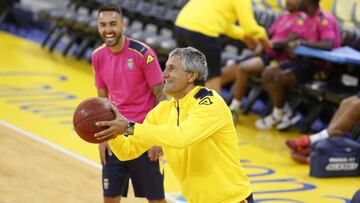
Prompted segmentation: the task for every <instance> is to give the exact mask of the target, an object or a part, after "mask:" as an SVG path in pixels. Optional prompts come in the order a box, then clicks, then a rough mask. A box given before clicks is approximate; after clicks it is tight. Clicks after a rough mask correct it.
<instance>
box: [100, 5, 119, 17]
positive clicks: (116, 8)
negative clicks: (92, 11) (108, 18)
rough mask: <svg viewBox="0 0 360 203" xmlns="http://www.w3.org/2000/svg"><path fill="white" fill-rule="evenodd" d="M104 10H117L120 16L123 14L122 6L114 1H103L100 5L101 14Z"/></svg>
mask: <svg viewBox="0 0 360 203" xmlns="http://www.w3.org/2000/svg"><path fill="white" fill-rule="evenodd" d="M103 11H114V12H117V13H118V14H119V15H120V16H123V14H122V11H121V8H120V6H118V5H117V4H114V3H110V2H109V3H103V4H101V5H100V6H99V9H98V13H99V14H100V13H101V12H103Z"/></svg>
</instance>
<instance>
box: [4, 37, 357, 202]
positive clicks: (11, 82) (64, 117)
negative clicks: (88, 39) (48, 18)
mask: <svg viewBox="0 0 360 203" xmlns="http://www.w3.org/2000/svg"><path fill="white" fill-rule="evenodd" d="M0 42H1V43H0V53H1V54H0V154H1V155H0V202H5V203H7V202H12V203H14V202H15V203H17V202H21V203H22V202H36V203H38V202H59V203H60V202H61V203H62V202H76V203H77V202H94V203H95V202H101V201H102V200H101V199H102V198H101V175H100V172H101V170H100V168H101V166H100V164H99V157H98V149H97V145H94V144H88V143H86V142H84V141H82V140H81V139H80V138H78V136H77V135H76V134H75V132H74V131H73V129H72V113H73V110H74V109H75V107H76V106H77V104H78V103H80V102H81V101H82V100H83V99H85V98H88V97H93V96H95V95H96V90H95V87H94V82H93V76H92V70H91V66H90V65H89V64H88V63H87V62H85V61H77V60H75V59H73V58H70V57H63V56H61V54H59V53H49V52H48V51H46V50H45V49H42V48H41V47H40V45H39V44H38V43H35V42H32V41H28V40H25V39H22V38H18V37H15V36H13V35H9V34H7V33H4V32H0ZM256 118H257V115H248V116H242V117H241V118H240V121H239V125H238V128H237V129H238V135H239V140H240V141H239V150H240V152H241V162H242V164H243V166H244V167H245V169H246V171H247V174H248V175H249V177H250V180H251V183H252V188H253V190H254V197H255V199H256V200H257V202H271V203H278V202H296V203H305V202H306V203H315V202H316V203H341V202H349V200H350V198H351V196H352V195H353V193H354V192H355V191H356V190H357V189H358V188H360V178H359V177H350V178H329V179H318V178H312V177H310V176H309V175H308V173H309V167H308V166H307V165H299V164H296V163H295V162H293V161H292V160H291V159H290V158H289V152H288V150H287V149H286V148H285V145H284V140H285V139H286V138H288V137H295V136H298V133H297V131H296V129H293V130H292V131H290V132H287V133H279V132H276V131H266V132H260V131H257V130H256V129H255V127H254V120H255V119H256ZM204 158H206V154H204ZM165 169H166V171H165V187H166V195H167V199H168V200H169V202H177V203H182V202H186V201H185V200H184V199H183V198H182V196H181V193H180V188H179V185H178V184H177V182H176V180H175V178H174V176H173V174H172V173H171V171H170V170H169V168H168V167H167V166H166V164H165ZM214 184H216V183H214ZM225 187H226V186H225ZM129 196H130V197H129V198H128V199H127V200H126V201H123V202H147V201H144V200H139V199H134V198H133V197H132V196H133V195H132V194H130V195H129Z"/></svg>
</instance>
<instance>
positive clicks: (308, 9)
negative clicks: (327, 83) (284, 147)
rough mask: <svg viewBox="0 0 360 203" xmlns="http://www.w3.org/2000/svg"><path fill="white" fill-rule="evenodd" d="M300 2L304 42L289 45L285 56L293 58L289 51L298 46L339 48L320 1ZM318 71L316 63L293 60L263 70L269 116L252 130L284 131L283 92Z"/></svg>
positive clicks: (331, 22)
mask: <svg viewBox="0 0 360 203" xmlns="http://www.w3.org/2000/svg"><path fill="white" fill-rule="evenodd" d="M303 1H304V3H305V4H304V8H303V9H302V10H303V11H304V12H305V13H306V14H307V16H308V17H307V18H306V19H305V21H304V29H305V36H304V37H305V39H304V40H297V41H293V42H291V43H289V49H288V50H289V52H290V53H289V55H292V56H294V54H293V53H292V50H293V48H295V47H296V46H298V45H302V46H307V47H311V48H316V49H322V50H331V49H332V48H337V47H339V46H340V43H341V37H340V31H339V28H338V25H337V23H336V20H335V18H334V17H333V16H331V14H329V13H327V12H325V11H323V10H322V9H321V8H320V7H319V1H320V0H303ZM325 68H326V69H327V67H325ZM321 70H324V64H323V63H321V62H319V61H315V60H297V59H293V60H289V61H286V62H284V63H281V64H280V65H275V66H272V67H271V68H268V69H267V70H266V71H264V73H263V75H262V80H263V85H264V87H265V89H266V91H267V93H268V94H269V95H270V98H271V99H272V102H273V104H274V109H273V112H272V113H271V114H270V115H268V116H266V117H264V118H262V119H259V120H257V121H256V123H255V125H256V127H257V128H258V129H262V130H267V129H270V128H273V127H275V128H277V129H279V130H284V129H286V128H288V127H290V125H291V121H290V118H289V116H288V115H287V114H286V113H285V112H284V106H285V89H286V88H291V87H295V86H297V85H298V84H302V83H306V82H309V81H311V80H312V79H313V77H314V75H315V73H317V72H319V71H321ZM325 71H329V70H328V69H327V70H325Z"/></svg>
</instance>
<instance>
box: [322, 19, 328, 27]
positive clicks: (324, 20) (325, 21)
mask: <svg viewBox="0 0 360 203" xmlns="http://www.w3.org/2000/svg"><path fill="white" fill-rule="evenodd" d="M321 24H322V25H324V26H326V25H329V21H328V20H326V19H323V20H322V21H321Z"/></svg>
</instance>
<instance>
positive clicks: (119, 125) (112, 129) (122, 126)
mask: <svg viewBox="0 0 360 203" xmlns="http://www.w3.org/2000/svg"><path fill="white" fill-rule="evenodd" d="M112 110H113V111H114V113H115V115H116V118H115V119H114V120H112V121H98V122H96V126H99V127H108V128H107V129H106V130H103V131H101V132H98V133H96V134H95V137H96V138H97V139H98V140H104V141H105V140H109V139H113V138H115V137H116V136H118V135H121V134H124V132H125V130H126V129H127V127H128V124H129V120H128V119H126V118H125V117H124V116H123V115H121V114H120V113H119V111H118V110H117V108H116V107H115V106H112Z"/></svg>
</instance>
